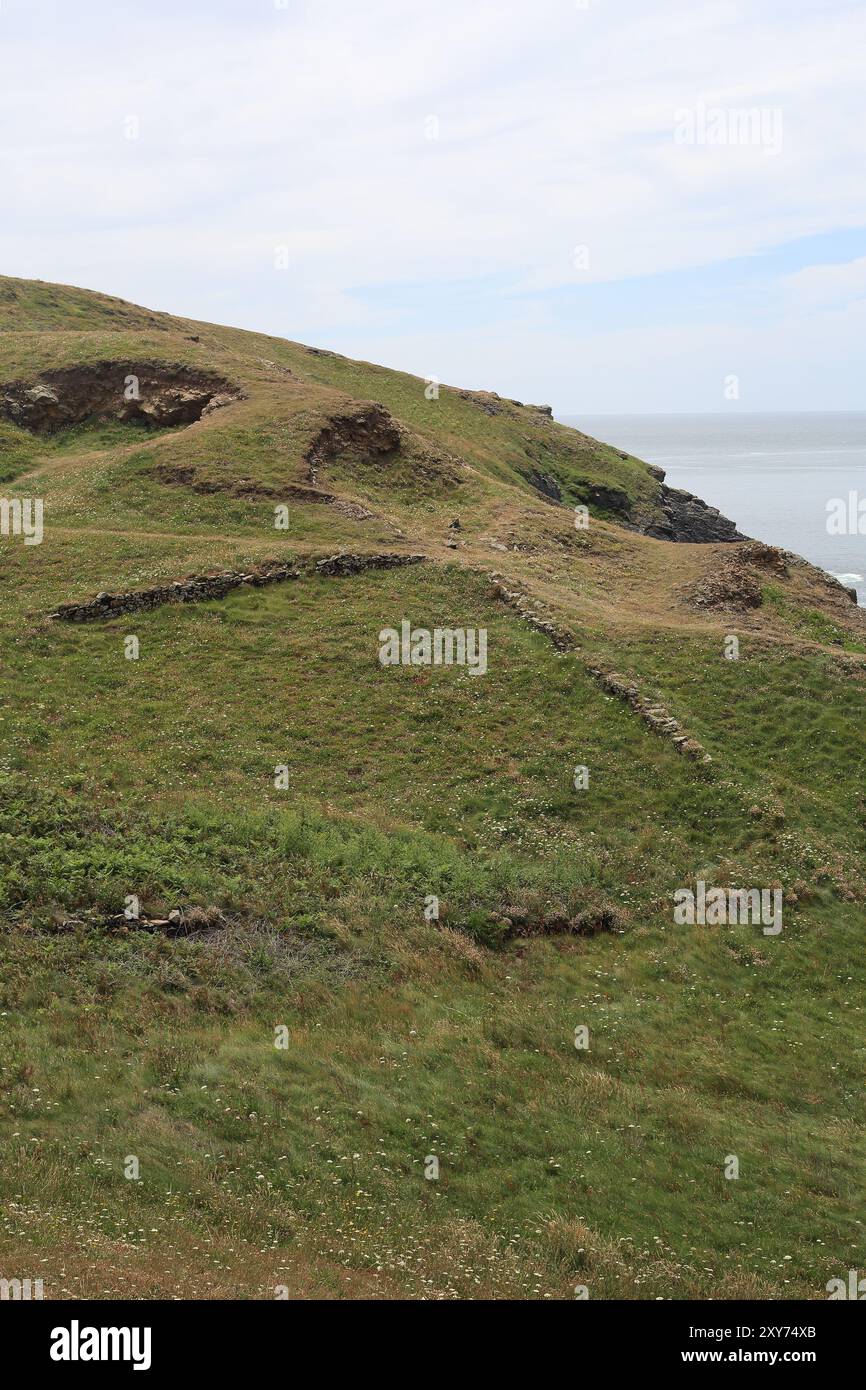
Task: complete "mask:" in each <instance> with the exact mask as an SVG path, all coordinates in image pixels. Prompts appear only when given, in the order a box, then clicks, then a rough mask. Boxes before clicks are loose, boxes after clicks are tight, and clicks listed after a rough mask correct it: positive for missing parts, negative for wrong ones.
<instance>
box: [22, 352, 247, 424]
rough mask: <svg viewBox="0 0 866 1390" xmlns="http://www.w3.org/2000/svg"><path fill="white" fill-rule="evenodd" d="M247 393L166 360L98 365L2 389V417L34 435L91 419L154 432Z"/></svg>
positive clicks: (213, 376) (48, 373)
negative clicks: (129, 423)
mask: <svg viewBox="0 0 866 1390" xmlns="http://www.w3.org/2000/svg"><path fill="white" fill-rule="evenodd" d="M242 396H243V392H242V391H241V390H240V388H239V387H237V386H233V385H232V384H231V383H230V382H228V381H226V380H225V379H224V378H223V377H220V376H217V375H216V374H215V373H213V372H205V371H200V370H198V369H197V368H194V367H187V366H183V365H177V366H175V365H172V364H170V363H166V362H96V363H92V364H90V365H88V366H80V367H58V368H52V369H50V370H48V371H44V372H41V373H40V374H39V376H38V378H36V379H35V380H33V381H13V382H10V383H7V384H6V385H4V386H0V415H2V416H3V417H5V418H6V419H7V420H11V421H12V422H13V424H16V425H19V426H21V428H22V429H26V430H30V431H31V433H33V434H56V433H57V432H58V430H62V429H67V428H68V427H69V426H70V425H78V424H81V423H82V422H83V421H85V420H121V421H123V420H131V421H135V422H137V423H139V424H142V425H145V426H147V427H149V428H157V427H166V426H172V425H190V424H192V423H193V422H194V421H195V420H200V419H201V418H202V416H204V415H207V414H209V413H210V412H211V411H213V410H217V409H219V407H220V406H224V405H230V404H231V402H232V401H236V400H239V399H241V398H242Z"/></svg>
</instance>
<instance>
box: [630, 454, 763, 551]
mask: <svg viewBox="0 0 866 1390" xmlns="http://www.w3.org/2000/svg"><path fill="white" fill-rule="evenodd" d="M647 468H648V469H649V471H650V473H651V474H652V475H653V477H654V478H657V479H658V481H659V483H660V484H661V487H660V491H659V506H660V508H661V512H662V518H661V519H658V518H655V517H654V518H653V519H652V520H650V521H648V522H647V523H646V524H645V525H639V526H638V529H639V530H640V531H641V533H642V534H643V535H645V536H655V537H656V539H657V540H662V541H681V542H692V543H697V542H701V541H704V542H707V541H710V542H712V541H744V540H746V539H747V537H746V536H744V535H743V534H742V532H741V531H738V530H737V526H736V523H735V522H733V521H730V520H729V519H728V517H726V516H722V513H721V512H720V511H719V509H718V507H711V506H709V505H708V503H706V502H704V501H703V500H702V499H701V498H700V497H695V495H694V493H691V492H686V491H685V489H684V488H679V487H669V486H668V484H667V483H666V482H665V481H664V479H665V471H664V469H663V468H659V467H658V466H657V465H656V464H651V463H648V464H647Z"/></svg>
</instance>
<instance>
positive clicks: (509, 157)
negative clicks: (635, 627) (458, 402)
mask: <svg viewBox="0 0 866 1390" xmlns="http://www.w3.org/2000/svg"><path fill="white" fill-rule="evenodd" d="M864 53H866V5H864V3H863V0H857V3H853V0H742V2H739V0H657V2H656V3H654V2H653V0H533V3H532V4H528V3H525V0H522V2H521V3H517V2H516V0H496V3H488V0H437V3H436V4H435V5H434V4H423V3H410V0H399V2H398V0H362V2H361V3H359V0H310V2H309V3H305V0H211V3H200V2H199V0H183V3H177V0H175V2H174V3H166V0H147V3H142V0H135V3H126V2H125V0H116V2H115V0H112V3H109V2H108V0H94V3H75V0H0V272H3V273H5V274H9V275H19V276H25V277H30V278H35V279H41V280H49V281H58V282H61V283H66V284H75V285H80V286H84V287H86V288H88V289H99V290H102V291H104V292H106V293H109V294H115V295H120V296H122V297H123V298H125V299H129V300H132V301H134V302H136V303H140V304H146V305H148V306H149V307H150V308H155V309H164V310H167V311H169V312H172V313H176V314H180V315H183V316H187V317H192V318H199V319H204V320H208V321H211V322H219V323H230V324H233V325H237V326H239V327H243V328H253V329H258V330H261V331H263V332H266V333H271V334H275V335H278V336H280V337H287V338H292V339H295V340H297V341H301V342H306V343H310V344H313V345H315V346H319V347H327V348H331V349H333V350H335V351H338V352H342V353H345V354H347V355H349V356H351V357H357V358H362V359H365V360H368V361H374V362H381V363H383V364H385V365H386V366H389V367H397V368H401V369H403V370H406V371H411V372H415V373H417V374H418V375H419V376H423V377H430V378H432V377H435V378H437V379H438V380H440V381H443V382H447V383H450V384H457V385H460V386H467V387H475V388H483V389H487V390H495V391H498V392H500V394H502V395H505V396H512V397H517V398H518V399H521V400H526V401H534V402H536V403H545V404H551V405H552V406H553V407H554V410H555V412H556V413H557V414H559V415H575V416H580V415H581V414H599V413H620V412H625V413H643V412H670V411H676V412H680V411H726V410H739V411H750V410H757V411H762V410H857V409H862V408H866V402H864V392H863V382H864V371H863V368H864V349H863V344H864V341H866V177H864V169H866V158H864V156H866V83H864V79H863V64H864Z"/></svg>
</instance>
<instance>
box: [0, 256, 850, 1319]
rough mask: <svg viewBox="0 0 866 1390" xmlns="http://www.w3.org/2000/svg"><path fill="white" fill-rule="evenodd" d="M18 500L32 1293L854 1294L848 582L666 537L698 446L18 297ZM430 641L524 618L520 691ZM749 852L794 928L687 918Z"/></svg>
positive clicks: (151, 319) (13, 1118)
mask: <svg viewBox="0 0 866 1390" xmlns="http://www.w3.org/2000/svg"><path fill="white" fill-rule="evenodd" d="M0 480H2V488H0V495H2V499H3V500H5V503H6V510H5V512H4V513H3V516H4V517H5V518H6V521H7V523H8V524H7V525H6V530H7V532H13V531H14V526H13V521H14V516H15V511H14V504H15V502H16V499H17V500H18V501H23V500H24V499H39V500H41V502H42V504H43V506H44V536H43V538H42V541H41V543H40V544H30V545H28V544H25V538H24V536H23V535H21V534H19V535H16V534H12V533H10V534H5V535H3V536H2V537H0V595H2V605H0V642H2V646H0V703H2V709H0V719H2V723H3V737H2V742H0V748H2V758H0V909H2V911H0V950H2V956H3V968H2V971H0V1141H2V1163H0V1193H2V1203H0V1210H2V1221H0V1276H3V1277H7V1278H12V1277H21V1278H24V1277H42V1278H43V1279H44V1281H45V1292H46V1296H47V1297H62V1296H64V1295H66V1296H70V1295H78V1296H85V1297H94V1298H98V1297H104V1296H111V1297H121V1298H127V1297H143V1298H147V1297H183V1298H214V1297H225V1298H231V1297H249V1298H273V1297H275V1296H279V1294H275V1291H282V1290H286V1291H287V1292H288V1295H289V1296H290V1297H374V1298H381V1297H406V1296H410V1297H419V1298H485V1297H497V1298H500V1297H501V1298H572V1297H574V1296H575V1289H576V1288H586V1289H587V1290H588V1293H589V1297H590V1298H611V1297H617V1298H623V1297H625V1298H684V1297H701V1298H728V1297H755V1298H787V1297H804V1298H822V1297H825V1296H826V1295H825V1285H826V1282H827V1280H828V1279H830V1278H833V1277H836V1276H839V1275H841V1274H843V1273H844V1272H845V1271H847V1270H848V1269H849V1268H860V1269H862V1268H863V1267H864V1265H866V1252H864V1248H863V1228H862V1224H861V1222H862V1191H863V1158H864V1142H863V1133H864V1113H863V1112H864V1102H863V1091H862V1073H863V1061H864V1030H863V1013H862V1009H863V1005H862V1001H863V983H864V957H863V951H862V936H863V925H864V900H866V878H864V870H863V850H864V840H866V798H864V790H863V789H864V785H866V779H864V773H866V753H864V748H863V740H862V727H863V700H864V669H866V668H864V653H866V622H864V617H863V614H862V612H861V610H859V609H858V608H857V607H856V606H855V605H853V604H852V603H851V602H850V600H849V598H848V596H847V595H846V594H845V593H844V591H842V590H841V589H840V587H839V586H838V585H837V584H835V582H834V581H831V580H830V579H829V578H828V577H826V576H823V575H822V574H821V573H820V572H818V571H816V570H814V569H812V568H811V567H810V566H808V565H805V564H804V563H802V562H799V561H797V560H796V558H795V557H786V556H784V555H782V554H781V553H779V552H776V551H773V550H771V549H768V548H767V547H762V546H756V545H754V544H751V543H745V544H730V543H727V542H721V541H720V542H719V543H707V544H689V543H678V542H677V541H674V540H665V539H658V538H656V537H657V535H658V534H659V533H665V532H666V531H671V533H674V534H675V533H676V526H677V524H678V523H677V521H676V517H678V516H679V515H680V511H679V510H678V509H677V507H676V506H675V507H674V522H673V524H672V523H671V521H670V518H671V515H672V513H671V497H670V495H669V492H668V490H666V489H665V487H664V484H663V482H662V481H661V479H660V478H659V477H658V473H657V470H651V469H649V468H648V467H647V466H646V465H644V464H642V463H641V462H640V461H639V460H637V459H634V458H631V457H629V456H627V455H623V454H622V453H621V452H619V451H617V450H615V449H612V448H610V447H609V446H607V445H604V444H601V443H598V442H597V441H595V440H592V439H590V438H589V437H587V436H585V435H583V434H581V433H579V432H577V431H575V430H570V429H567V428H565V427H564V426H561V425H559V424H557V423H556V422H555V421H553V420H552V418H551V417H550V415H549V414H548V413H547V411H546V409H545V408H543V407H541V406H537V405H528V404H522V403H519V402H514V401H509V400H505V399H502V398H500V397H499V396H497V395H495V394H494V393H493V392H490V391H488V390H480V389H473V390H462V389H458V388H454V387H451V386H444V385H443V386H441V387H440V388H439V389H438V392H437V391H436V389H435V388H434V387H432V386H431V385H430V384H427V383H425V382H424V381H421V380H419V379H418V378H416V377H412V376H408V375H403V374H400V373H396V372H391V371H386V370H385V369H383V368H380V367H376V366H373V365H370V364H368V363H361V362H353V361H350V360H348V359H345V358H342V357H339V356H337V355H336V354H333V353H328V352H322V351H320V350H316V349H314V348H309V347H305V346H303V345H301V344H297V343H292V342H288V341H283V340H281V339H275V338H271V337H267V336H265V335H259V334H254V333H248V332H243V331H240V330H237V329H231V328H222V327H217V326H214V325H210V324H202V323H195V322H191V321H187V320H182V319H177V318H173V317H171V316H169V315H167V314H162V313H152V312H150V311H148V310H145V309H140V308H137V307H136V306H134V305H130V304H126V303H123V302H122V301H120V300H116V299H111V298H109V297H107V296H104V295H99V294H94V293H90V292H88V291H83V290H77V289H70V288H67V287H62V286H54V285H47V284H42V283H34V282H26V281H20V280H13V279H4V278H0ZM576 506H577V507H579V506H587V507H588V510H589V524H588V526H586V527H584V526H583V525H582V524H579V525H576V524H575V521H576V514H575V507H576ZM577 519H578V522H580V521H581V518H580V516H579V515H578V518H577ZM455 523H456V524H455ZM340 554H343V555H344V556H349V557H355V558H352V559H351V560H350V561H349V562H346V561H345V560H344V561H338V562H337V563H334V564H330V563H328V562H329V561H330V560H331V559H332V557H334V556H338V555H340ZM419 556H420V557H423V558H422V559H420V560H418V559H417V558H415V557H419ZM409 559H412V560H413V562H412V563H400V562H401V561H406V560H409ZM323 561H324V562H325V563H322V562H323ZM275 562H276V563H279V564H281V565H283V566H284V567H285V566H286V565H288V566H289V568H290V570H291V573H292V574H294V575H296V577H294V578H291V579H285V580H282V581H281V582H264V579H265V578H266V577H267V575H268V569H269V566H272V565H273V564H274V563H275ZM344 570H345V571H348V572H346V573H343V572H342V571H344ZM227 575H229V576H232V579H231V583H230V584H228V583H227V584H226V586H224V587H225V593H224V595H223V596H222V597H218V598H209V597H205V598H201V597H200V591H199V590H195V592H192V591H190V592H189V593H187V591H185V590H183V589H182V588H179V589H177V590H171V591H170V593H169V597H170V598H177V599H178V600H180V599H189V600H191V601H165V594H164V592H162V591H164V590H165V588H166V586H171V585H175V584H180V585H183V584H185V583H187V582H188V581H190V580H191V579H192V578H194V579H196V580H201V581H202V582H203V583H204V582H206V583H207V584H208V585H211V586H213V585H214V584H216V585H217V586H218V585H219V584H221V583H222V582H223V580H222V577H224V576H227ZM211 591H212V589H208V590H207V592H211ZM131 593H144V594H147V595H149V597H148V598H146V599H143V600H140V599H130V598H129V597H128V596H129V595H130V594H131ZM97 595H108V596H109V597H108V598H101V599H100V601H99V603H98V604H97V605H96V606H95V608H91V609H88V608H87V607H86V606H87V605H88V604H90V603H91V602H92V601H93V600H95V599H96V597H97ZM69 606H73V607H77V608H78V610H79V611H78V613H77V614H74V613H71V612H70V611H69ZM82 610H83V611H82ZM73 617H77V618H78V619H79V620H76V621H70V620H69V619H70V618H73ZM404 619H408V620H410V622H411V623H412V624H413V625H414V626H415V627H423V628H428V629H433V628H437V627H439V628H450V629H457V628H466V629H473V630H478V629H485V630H486V632H487V670H486V672H485V673H484V674H474V673H473V672H472V670H471V669H470V668H469V667H468V666H460V665H451V666H446V665H439V666H437V665H429V666H428V665H423V664H422V665H414V666H413V665H408V666H406V665H398V666H383V665H382V664H381V663H380V660H379V656H378V653H379V648H380V640H381V639H380V634H381V633H382V631H383V630H385V629H388V628H397V629H399V628H400V624H401V622H402V621H403V620H404ZM131 638H134V639H135V642H136V643H137V656H135V657H134V659H130V653H131V647H130V639H131ZM732 638H736V639H737V642H738V644H739V650H738V655H737V659H729V657H730V655H731V651H732V646H731V639H732ZM134 645H135V644H133V646H134ZM674 721H675V722H674ZM577 767H585V768H586V769H587V771H588V785H586V786H576V784H575V769H576V768H577ZM698 880H703V881H705V882H706V883H708V884H711V885H717V886H720V887H734V888H739V887H744V888H753V887H758V888H767V889H775V888H778V889H780V890H781V891H782V892H783V894H784V926H783V930H782V931H781V932H779V933H778V934H777V935H767V934H765V933H764V932H763V931H762V928H761V926H760V925H753V924H751V923H742V924H741V923H737V924H731V925H694V926H689V925H678V924H677V922H676V921H675V918H674V911H673V908H674V894H675V892H676V891H677V890H678V889H682V888H688V887H694V885H695V883H696V882H697V881H698ZM433 897H435V898H436V899H438V918H437V917H435V916H434V915H433V909H432V907H431V900H432V898H433ZM131 898H135V899H136V900H137V904H138V908H139V915H138V917H137V918H128V917H126V916H125V915H124V912H125V908H126V907H128V906H129V903H130V899H131ZM584 1027H585V1028H587V1029H588V1042H589V1046H588V1048H582V1047H577V1046H576V1045H575V1040H576V1033H575V1030H577V1029H581V1028H584ZM731 1156H736V1157H737V1159H738V1162H739V1177H738V1178H736V1179H729V1178H726V1176H725V1170H726V1167H728V1168H730V1158H731ZM433 1159H435V1160H436V1162H437V1163H438V1177H436V1176H431V1174H433V1172H434V1170H435V1168H436V1164H435V1163H432V1162H431V1160H433Z"/></svg>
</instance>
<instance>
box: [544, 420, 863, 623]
mask: <svg viewBox="0 0 866 1390" xmlns="http://www.w3.org/2000/svg"><path fill="white" fill-rule="evenodd" d="M557 418H558V419H559V420H560V421H561V422H562V423H563V424H565V425H572V426H573V427H574V428H576V429H580V430H583V431H584V433H586V434H590V435H592V436H594V437H595V438H596V439H601V440H603V441H604V442H605V443H606V444H613V445H616V446H617V447H618V448H621V449H625V450H627V451H628V452H629V453H630V454H634V455H635V456H636V457H638V458H641V459H644V460H645V461H646V462H647V463H654V464H657V465H658V466H659V467H661V468H663V469H664V470H665V473H666V475H667V477H666V481H667V482H668V483H669V484H670V486H671V487H678V488H685V489H686V491H688V492H693V493H694V494H695V495H696V496H698V497H701V498H702V499H703V500H704V501H705V502H707V503H709V504H710V505H711V506H713V507H718V508H719V510H720V511H721V512H722V513H723V514H724V515H725V516H728V517H730V518H731V520H732V521H735V522H736V523H737V526H738V528H739V530H740V531H742V532H744V533H745V534H746V535H748V536H752V537H754V538H755V539H756V540H761V541H766V542H767V543H768V544H770V545H777V546H780V547H781V548H782V549H783V550H791V551H794V552H795V554H797V555H802V556H803V558H804V559H806V560H810V561H811V562H812V564H815V565H820V567H821V568H822V569H824V570H827V571H828V573H830V574H833V575H835V576H836V578H837V579H839V580H840V581H841V582H842V583H843V584H845V585H847V586H848V587H849V588H853V589H856V590H857V597H858V601H859V602H860V603H861V605H866V520H864V523H863V525H864V534H862V535H861V534H859V533H857V532H856V531H855V533H854V534H845V535H833V534H831V533H830V531H829V530H828V525H827V523H828V507H829V506H832V504H833V503H834V502H838V501H842V502H845V503H846V505H847V500H848V498H849V495H850V494H851V493H852V492H853V493H855V494H857V496H858V498H860V497H864V498H866V411H787V412H777V413H771V412H766V413H765V412H747V411H737V413H736V414H734V413H722V412H719V413H717V414H677V415H673V414H659V415H572V414H569V415H560V416H557ZM850 529H851V528H849V530H850Z"/></svg>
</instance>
